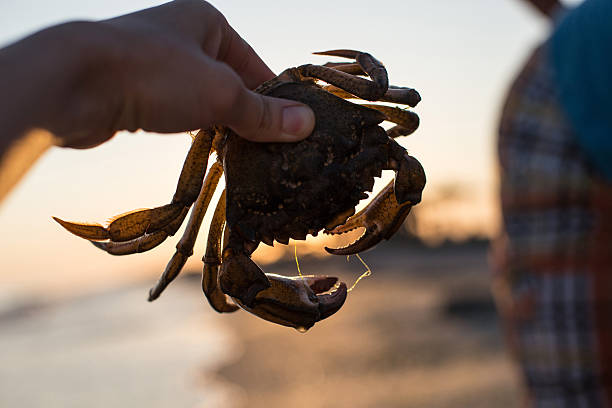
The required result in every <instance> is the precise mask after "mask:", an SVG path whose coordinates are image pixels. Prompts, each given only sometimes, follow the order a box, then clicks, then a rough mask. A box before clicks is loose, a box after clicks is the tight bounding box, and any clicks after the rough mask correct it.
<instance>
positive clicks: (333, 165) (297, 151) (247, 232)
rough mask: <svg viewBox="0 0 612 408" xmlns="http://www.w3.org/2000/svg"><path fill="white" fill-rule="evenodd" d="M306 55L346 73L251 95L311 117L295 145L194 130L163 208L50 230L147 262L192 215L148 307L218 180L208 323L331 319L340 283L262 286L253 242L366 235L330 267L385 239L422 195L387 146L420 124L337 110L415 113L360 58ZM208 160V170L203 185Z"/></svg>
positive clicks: (296, 73)
mask: <svg viewBox="0 0 612 408" xmlns="http://www.w3.org/2000/svg"><path fill="white" fill-rule="evenodd" d="M316 54H319V55H328V56H336V57H344V58H350V59H353V60H354V61H355V62H353V63H327V64H325V65H323V66H319V65H311V64H306V65H302V66H299V67H297V68H289V69H287V70H285V71H284V72H283V73H281V74H280V75H279V76H278V77H276V78H274V79H272V80H270V81H268V82H266V83H264V84H262V85H261V86H260V87H259V88H257V89H256V92H259V93H261V94H264V95H270V96H274V97H278V98H287V99H293V100H297V101H300V102H302V103H305V104H308V105H309V106H310V107H311V108H312V109H313V111H314V113H315V117H316V125H315V128H314V130H313V132H312V134H311V135H310V136H309V137H308V138H306V139H305V140H303V141H301V142H298V143H290V144H281V143H259V144H258V143H253V142H249V141H247V140H245V139H242V138H240V137H239V136H238V135H236V134H235V133H234V132H232V131H231V130H230V129H228V128H226V127H221V126H215V127H212V128H210V129H203V130H201V131H199V132H198V133H197V135H196V136H195V138H194V141H193V144H192V146H191V148H190V150H189V153H188V154H187V158H186V159H185V164H184V166H183V170H182V172H181V175H180V177H179V181H178V186H177V188H176V192H175V194H174V197H173V198H172V201H171V203H170V204H167V205H164V206H161V207H157V208H152V209H144V210H136V211H133V212H129V213H126V214H122V215H119V216H117V217H115V218H114V219H113V220H112V221H111V222H110V224H109V225H108V226H106V227H104V226H102V225H100V224H83V223H73V222H68V221H63V220H60V219H59V218H55V217H54V219H55V220H56V221H57V222H58V223H60V224H61V225H62V226H63V227H64V228H66V229H67V230H68V231H70V232H71V233H73V234H75V235H78V236H80V237H82V238H85V239H88V240H90V241H91V242H92V243H93V244H94V245H95V246H97V247H98V248H100V249H103V250H104V251H106V252H108V253H110V254H113V255H126V254H132V253H137V252H144V251H148V250H150V249H152V248H154V247H156V246H157V245H159V244H160V243H161V242H163V241H164V240H165V239H166V238H167V237H168V236H171V235H174V234H175V233H176V231H177V230H178V229H179V227H180V226H181V224H182V223H183V221H184V219H185V218H186V216H187V213H188V211H189V209H190V208H191V207H192V206H193V209H192V211H191V215H190V218H189V221H188V223H187V227H186V230H185V233H184V235H183V237H182V238H181V240H180V241H179V243H178V244H177V246H176V252H175V254H174V256H173V257H172V259H171V260H170V261H169V263H168V265H167V266H166V269H165V271H164V272H163V274H162V276H161V277H160V279H159V281H158V282H157V284H156V285H155V286H154V287H153V288H152V289H151V290H150V292H149V300H154V299H156V298H157V297H158V296H159V295H160V294H161V293H162V291H163V290H164V289H165V288H166V286H167V285H168V284H169V283H170V282H171V281H172V280H173V279H174V278H176V276H177V275H178V274H179V272H180V271H181V269H182V267H183V266H184V265H185V262H186V261H187V258H188V257H189V256H191V255H192V254H193V247H194V244H195V240H196V237H197V234H198V232H199V229H200V226H201V223H202V220H203V218H204V214H205V212H206V210H207V208H208V205H209V203H210V201H211V199H212V197H213V194H214V191H215V188H216V186H217V183H218V181H219V179H220V177H221V174H222V173H225V182H226V189H225V190H224V191H223V193H222V195H221V198H220V200H219V202H218V203H217V206H216V208H215V210H214V215H213V218H212V222H211V225H210V229H209V234H208V243H207V247H206V254H205V256H204V258H203V261H204V271H203V279H202V289H203V291H204V294H205V295H206V297H207V299H208V301H209V302H210V304H211V306H212V307H213V308H214V309H215V310H216V311H218V312H233V311H235V310H237V309H238V306H240V307H241V308H243V309H245V310H247V311H249V312H251V313H253V314H255V315H257V316H259V317H261V318H263V319H266V320H269V321H271V322H274V323H278V324H281V325H285V326H290V327H294V328H296V329H300V330H305V329H308V328H310V327H311V326H313V325H314V324H315V323H316V322H317V321H319V320H322V319H325V318H326V317H328V316H330V315H332V314H334V313H335V312H336V311H338V310H339V309H340V308H341V307H342V305H343V304H344V301H345V299H346V296H347V287H346V285H345V284H344V283H340V284H339V285H338V284H336V282H337V278H335V277H327V276H305V277H302V276H296V277H284V276H280V275H274V274H265V273H264V272H263V271H262V270H261V269H260V268H259V267H258V266H257V265H256V264H255V263H254V262H253V261H252V260H251V259H250V257H251V254H252V253H253V252H254V251H255V249H256V248H257V246H258V245H259V243H260V242H263V243H265V244H267V245H273V242H274V241H277V242H280V243H282V244H287V243H288V241H289V239H297V240H302V239H305V238H306V235H307V234H312V235H317V234H318V233H319V232H320V231H321V230H323V231H324V232H325V233H328V234H341V233H344V232H347V231H350V230H352V229H355V228H359V227H364V228H365V232H364V234H363V235H362V236H361V237H360V238H359V239H358V240H357V241H355V242H354V243H352V244H350V245H348V246H347V247H343V248H335V249H333V248H326V250H327V251H328V252H330V253H332V254H337V255H348V254H355V253H358V252H361V251H365V250H367V249H369V248H372V247H373V246H374V245H376V244H377V243H379V242H380V241H381V240H383V239H389V238H390V237H391V236H392V235H393V234H394V233H395V232H396V231H397V229H398V228H399V227H400V226H401V224H402V222H403V221H404V219H405V218H406V216H407V215H408V213H409V212H410V209H411V208H412V206H413V205H415V204H417V203H418V202H419V201H420V200H421V192H422V190H423V188H424V186H425V173H424V171H423V168H422V167H421V165H420V163H419V162H418V161H417V160H416V159H415V158H413V157H412V156H410V155H408V153H407V152H406V150H405V149H404V148H403V147H401V146H400V145H399V144H398V143H397V142H395V140H394V138H395V137H398V136H402V135H408V134H410V133H412V132H414V131H415V130H416V129H417V127H418V125H419V118H418V116H417V115H416V114H415V113H414V112H412V111H410V110H407V109H403V108H398V107H390V106H386V105H372V104H356V103H351V102H349V101H346V100H345V99H357V98H360V99H365V100H369V101H384V102H392V103H395V104H402V105H408V106H411V107H414V106H416V104H417V103H418V102H419V101H420V96H419V94H418V93H417V92H416V91H415V90H413V89H411V88H402V87H394V86H389V85H388V78H387V71H386V69H385V68H384V66H383V65H382V64H381V63H380V62H379V61H377V60H376V59H375V58H374V57H372V56H371V55H370V54H367V53H363V52H358V51H352V50H334V51H326V52H320V53H316ZM364 76H368V77H369V78H370V79H368V78H365V77H364ZM320 81H324V82H326V83H327V84H322V83H321V82H320ZM385 120H387V121H390V122H394V123H395V124H396V126H394V127H393V128H391V129H389V130H387V131H385V130H384V129H383V128H382V127H380V126H379V124H380V123H381V122H383V121H385ZM212 152H216V154H217V158H216V161H215V162H214V163H213V164H212V166H211V167H210V169H209V170H208V174H206V169H207V167H208V166H207V163H208V159H209V156H210V154H211V153H212ZM384 169H391V170H394V171H395V173H396V177H395V180H394V181H391V182H390V183H389V184H388V185H387V186H386V187H384V188H383V190H382V191H381V192H379V193H378V195H377V196H376V197H375V198H374V199H373V200H372V201H371V202H370V203H369V204H368V205H367V206H366V207H365V208H364V209H363V210H361V211H360V212H359V213H357V214H355V206H356V205H357V204H358V202H359V201H360V200H361V199H363V198H367V197H368V195H367V194H366V192H368V191H371V189H372V187H373V184H374V177H378V176H380V175H381V171H382V170H384ZM205 175H206V177H205ZM330 289H333V290H332V291H331V293H325V292H327V291H329V290H330ZM228 296H229V297H230V298H231V299H232V300H233V302H232V301H230V299H228Z"/></svg>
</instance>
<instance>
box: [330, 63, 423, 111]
mask: <svg viewBox="0 0 612 408" xmlns="http://www.w3.org/2000/svg"><path fill="white" fill-rule="evenodd" d="M325 65H327V64H325ZM351 65H352V64H351ZM347 66H348V65H347ZM338 68H342V66H340V67H335V68H334V69H338ZM343 72H346V71H343ZM323 89H325V90H326V91H327V92H329V93H331V94H334V95H336V96H337V97H339V98H342V99H355V98H356V96H355V95H353V94H351V93H349V92H347V91H345V90H344V89H342V88H338V87H337V86H334V85H325V86H323ZM378 100H379V101H382V102H393V103H400V104H402V105H408V106H410V107H413V108H414V107H415V106H417V105H418V103H419V102H420V101H421V95H419V93H418V92H417V91H415V90H414V89H412V88H400V87H392V86H390V87H389V89H388V90H387V92H385V94H384V95H383V96H382V97H381V98H380V99H378Z"/></svg>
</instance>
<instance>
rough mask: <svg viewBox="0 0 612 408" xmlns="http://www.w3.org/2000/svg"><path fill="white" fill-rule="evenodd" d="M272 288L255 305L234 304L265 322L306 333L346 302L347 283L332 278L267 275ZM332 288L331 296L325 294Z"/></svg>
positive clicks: (260, 296)
mask: <svg viewBox="0 0 612 408" xmlns="http://www.w3.org/2000/svg"><path fill="white" fill-rule="evenodd" d="M266 276H267V278H268V280H269V281H270V287H269V288H268V289H266V290H263V291H261V292H259V293H258V294H257V296H256V297H255V299H254V301H253V302H252V306H247V305H245V304H244V303H242V302H241V301H240V300H239V299H236V298H234V301H235V302H236V303H237V304H238V305H239V306H240V307H241V308H242V309H244V310H246V311H247V312H249V313H252V314H254V315H256V316H258V317H260V318H262V319H265V320H268V321H270V322H273V323H277V324H280V325H283V326H289V327H293V328H295V329H297V330H299V331H306V330H308V329H309V328H311V327H312V326H313V325H314V324H315V323H316V322H318V321H321V320H323V319H325V318H328V317H329V316H331V315H333V314H334V313H336V312H337V311H338V310H340V308H341V307H342V305H343V304H344V301H345V300H346V296H347V288H346V284H345V283H344V282H342V283H340V284H339V285H337V286H336V282H337V281H338V278H335V277H330V276H319V275H308V276H293V277H288V276H281V275H275V274H266ZM330 289H332V291H331V292H329V293H324V292H327V291H329V290H330Z"/></svg>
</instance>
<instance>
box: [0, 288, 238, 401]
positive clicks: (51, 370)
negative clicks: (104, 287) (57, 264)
mask: <svg viewBox="0 0 612 408" xmlns="http://www.w3.org/2000/svg"><path fill="white" fill-rule="evenodd" d="M150 283H151V282H147V283H144V282H143V283H142V284H139V285H134V286H129V287H124V288H119V289H115V290H108V291H105V292H102V293H97V294H89V295H83V296H81V297H77V298H72V299H63V300H58V299H56V300H54V301H50V302H49V301H47V302H43V301H35V300H34V299H28V300H24V301H22V302H20V303H19V302H16V301H13V302H12V304H11V305H9V304H7V303H5V304H4V307H0V361H2V364H0V407H32V408H34V407H36V408H38V407H58V408H60V407H61V408H67V407H75V408H76V407H101V408H102V407H105V408H107V407H159V408H162V407H190V408H191V407H206V408H224V407H228V406H232V401H233V399H232V398H233V397H232V395H235V394H236V392H234V388H235V387H234V386H233V385H231V384H228V383H224V382H222V381H220V380H219V379H218V378H215V377H213V376H211V375H210V374H211V373H213V372H214V371H215V370H216V369H218V368H219V366H220V365H221V364H225V362H226V361H228V359H229V358H231V356H233V355H235V354H236V351H235V350H236V347H237V345H236V344H235V342H234V340H233V338H232V337H230V336H228V335H227V333H228V332H227V331H226V330H224V328H223V325H222V324H220V323H219V321H220V319H219V316H218V315H217V314H215V313H213V312H211V311H210V310H209V308H208V305H206V304H204V303H202V300H203V299H202V296H201V290H200V288H199V284H195V285H194V283H195V282H192V281H190V280H188V279H187V280H186V279H182V280H179V282H177V283H176V284H175V285H173V288H172V290H169V291H167V293H164V296H163V297H162V298H160V299H159V300H158V301H156V302H153V303H149V302H147V301H146V295H147V293H148V285H149V284H150ZM0 306H2V305H0Z"/></svg>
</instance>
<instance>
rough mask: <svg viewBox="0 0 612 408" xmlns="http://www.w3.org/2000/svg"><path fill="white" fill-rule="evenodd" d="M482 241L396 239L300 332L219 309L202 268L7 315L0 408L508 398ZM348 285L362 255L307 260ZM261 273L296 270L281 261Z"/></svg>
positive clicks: (511, 390)
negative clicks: (162, 283) (153, 291)
mask: <svg viewBox="0 0 612 408" xmlns="http://www.w3.org/2000/svg"><path fill="white" fill-rule="evenodd" d="M486 253H487V249H486V246H485V245H482V244H474V245H449V246H443V247H440V248H437V249H425V248H423V247H419V246H414V245H406V243H405V242H402V241H401V240H398V241H397V242H395V241H394V242H392V243H388V244H385V245H381V246H380V248H378V249H376V250H375V251H371V252H368V253H366V254H364V255H363V258H364V260H365V261H366V262H367V263H368V264H369V265H370V267H371V268H372V270H373V275H372V276H371V277H369V278H367V279H364V280H362V281H361V282H360V283H359V285H358V286H357V288H356V289H355V290H354V291H353V292H352V293H350V294H349V297H348V299H347V302H346V304H345V306H344V307H343V309H342V310H341V311H340V312H338V313H337V314H336V315H334V316H333V317H331V318H329V319H327V320H325V321H323V322H320V323H318V324H316V325H315V326H314V327H313V328H312V329H311V330H310V331H309V332H307V333H305V334H301V333H298V332H297V331H295V330H293V329H288V328H284V327H280V326H276V325H273V324H270V323H267V322H265V321H262V320H260V319H257V318H254V317H252V316H251V315H249V314H247V313H245V312H242V311H239V312H237V313H234V314H231V315H218V314H216V313H214V312H212V311H211V310H210V308H209V306H208V304H207V303H206V301H205V300H204V299H203V297H202V295H201V292H200V288H199V277H198V274H199V273H198V271H191V272H192V273H186V274H185V275H184V276H183V277H182V278H180V279H179V280H178V281H177V282H176V283H175V284H173V285H172V286H171V287H170V288H168V290H167V291H166V292H165V293H164V295H163V296H162V297H161V298H160V299H159V300H158V301H156V302H154V303H148V302H146V301H145V295H146V293H147V289H148V286H149V285H150V284H151V282H143V283H142V284H137V285H131V286H129V287H124V288H119V289H114V290H109V291H105V292H102V293H96V294H89V295H87V296H81V297H77V298H71V299H66V300H63V301H54V302H52V303H48V304H45V303H36V302H30V303H27V304H21V305H19V307H17V306H15V307H13V308H12V309H10V308H9V309H7V308H4V309H3V312H2V313H1V314H0V331H1V333H2V335H1V336H0V359H1V360H2V361H3V364H2V365H1V366H0V406H20V407H39V406H46V407H71V406H74V407H77V406H89V407H98V406H100V407H102V406H131V407H140V406H147V407H169V406H172V407H212V408H214V407H220V408H225V407H227V408H241V407H255V408H258V407H262V408H263V407H267V408H275V407H278V408H281V407H295V408H300V407H310V408H317V407H321V408H322V407H335V408H340V407H358V408H359V407H431V408H442V407H449V408H450V407H477V408H478V407H483V408H485V407H513V406H516V405H517V401H518V398H517V395H518V394H517V389H518V387H517V384H516V381H515V377H514V373H513V367H512V365H511V363H510V362H509V360H508V358H507V355H506V353H505V351H504V349H503V346H502V339H501V336H500V334H499V330H498V321H497V317H496V314H495V310H494V306H493V303H492V301H491V298H490V295H489V292H488V272H487V265H486ZM300 266H301V269H302V271H303V272H304V273H305V274H308V273H319V274H329V275H338V276H340V277H341V279H342V280H345V281H346V282H348V283H352V282H353V281H354V280H355V279H356V278H357V277H358V276H359V275H360V274H361V272H362V271H363V266H362V265H361V264H360V263H359V262H358V260H357V259H355V258H352V259H351V260H350V262H347V261H346V259H344V258H343V257H327V258H324V259H317V258H302V259H300ZM265 269H266V271H267V272H274V273H282V274H288V275H294V274H296V266H295V262H294V261H293V260H291V259H285V260H283V261H281V262H278V263H276V264H273V265H267V266H266V267H265Z"/></svg>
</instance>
